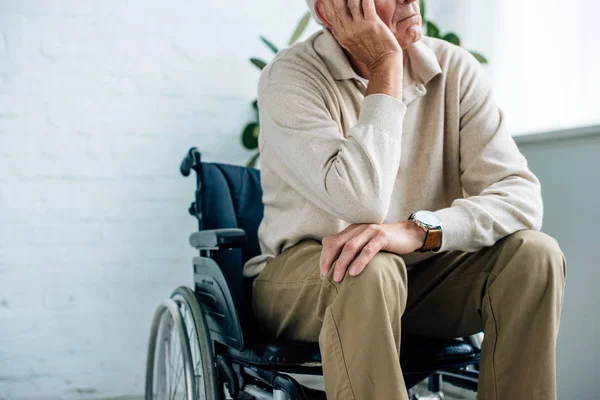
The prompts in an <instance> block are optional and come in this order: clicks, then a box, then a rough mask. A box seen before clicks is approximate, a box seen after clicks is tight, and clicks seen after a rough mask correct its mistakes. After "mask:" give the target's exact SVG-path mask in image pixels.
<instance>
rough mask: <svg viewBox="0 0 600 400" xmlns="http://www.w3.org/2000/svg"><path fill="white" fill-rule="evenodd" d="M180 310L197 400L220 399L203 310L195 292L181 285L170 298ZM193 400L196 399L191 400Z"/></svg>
mask: <svg viewBox="0 0 600 400" xmlns="http://www.w3.org/2000/svg"><path fill="white" fill-rule="evenodd" d="M171 299H173V301H175V303H176V304H177V306H178V307H179V311H180V312H181V315H182V316H183V319H184V321H185V324H186V326H187V332H188V337H189V340H190V350H191V355H192V365H193V368H194V380H195V383H196V388H197V393H198V397H197V399H198V400H222V399H223V398H224V393H223V387H222V386H221V387H219V386H218V383H217V379H216V376H215V368H216V367H215V362H214V360H213V346H212V342H211V340H210V336H209V333H208V325H207V324H206V319H205V317H204V313H203V311H202V305H201V304H200V303H199V302H198V298H197V297H196V294H195V293H194V291H192V290H191V289H190V288H188V287H185V286H180V287H178V288H177V289H175V291H174V292H173V294H172V295H171ZM194 400H196V399H194Z"/></svg>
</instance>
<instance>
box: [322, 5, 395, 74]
mask: <svg viewBox="0 0 600 400" xmlns="http://www.w3.org/2000/svg"><path fill="white" fill-rule="evenodd" d="M315 7H316V8H317V12H318V13H319V14H320V16H321V19H323V20H324V22H325V24H326V25H328V27H329V28H330V29H331V31H332V33H333V35H334V36H335V38H336V39H337V40H338V42H339V43H340V45H341V46H342V47H344V48H345V49H346V50H348V51H349V52H350V54H352V55H353V56H354V57H356V58H357V59H359V60H360V61H362V62H363V63H364V64H365V65H366V66H367V68H368V69H369V71H373V70H375V69H377V68H378V66H379V65H381V64H383V63H385V62H386V61H387V60H389V59H398V58H400V59H402V56H403V54H402V48H401V47H400V44H399V43H398V40H397V39H396V38H395V37H394V34H393V33H392V31H391V30H390V29H389V28H388V27H387V26H386V25H385V23H384V22H383V21H382V20H381V18H379V16H378V15H377V11H376V9H375V2H374V0H317V1H316V3H315Z"/></svg>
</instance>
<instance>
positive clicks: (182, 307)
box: [173, 295, 207, 400]
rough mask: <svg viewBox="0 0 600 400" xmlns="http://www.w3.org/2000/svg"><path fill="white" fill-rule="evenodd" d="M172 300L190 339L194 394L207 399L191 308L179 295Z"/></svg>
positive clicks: (200, 352) (202, 399) (201, 399)
mask: <svg viewBox="0 0 600 400" xmlns="http://www.w3.org/2000/svg"><path fill="white" fill-rule="evenodd" d="M173 301H175V304H177V307H178V308H179V311H180V312H181V315H182V316H183V321H184V322H185V327H186V330H187V335H188V338H189V340H190V352H191V355H192V367H193V373H194V381H195V383H196V396H197V398H198V400H205V399H207V396H206V384H205V380H204V364H203V362H202V361H203V360H202V351H201V349H200V343H199V338H198V330H197V327H196V322H195V321H194V315H193V314H192V310H190V308H189V307H188V306H187V303H186V302H185V300H184V299H183V298H182V297H181V296H179V295H175V296H173Z"/></svg>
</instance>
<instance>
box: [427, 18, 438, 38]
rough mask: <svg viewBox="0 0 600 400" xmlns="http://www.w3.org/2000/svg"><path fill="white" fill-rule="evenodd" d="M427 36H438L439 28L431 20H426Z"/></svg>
mask: <svg viewBox="0 0 600 400" xmlns="http://www.w3.org/2000/svg"><path fill="white" fill-rule="evenodd" d="M426 26H427V36H429V37H432V38H438V39H439V37H440V29H439V28H438V27H437V26H436V25H435V24H434V23H433V22H431V21H427V25H426Z"/></svg>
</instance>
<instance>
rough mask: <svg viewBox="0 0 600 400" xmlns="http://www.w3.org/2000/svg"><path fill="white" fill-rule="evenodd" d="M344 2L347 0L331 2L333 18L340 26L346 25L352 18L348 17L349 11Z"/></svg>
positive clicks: (333, 0)
mask: <svg viewBox="0 0 600 400" xmlns="http://www.w3.org/2000/svg"><path fill="white" fill-rule="evenodd" d="M346 1H347V0H331V2H332V5H333V13H334V14H335V18H337V20H338V21H339V22H340V23H341V24H342V25H346V24H347V23H348V22H350V21H352V16H351V15H350V10H349V9H348V4H347V3H346Z"/></svg>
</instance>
